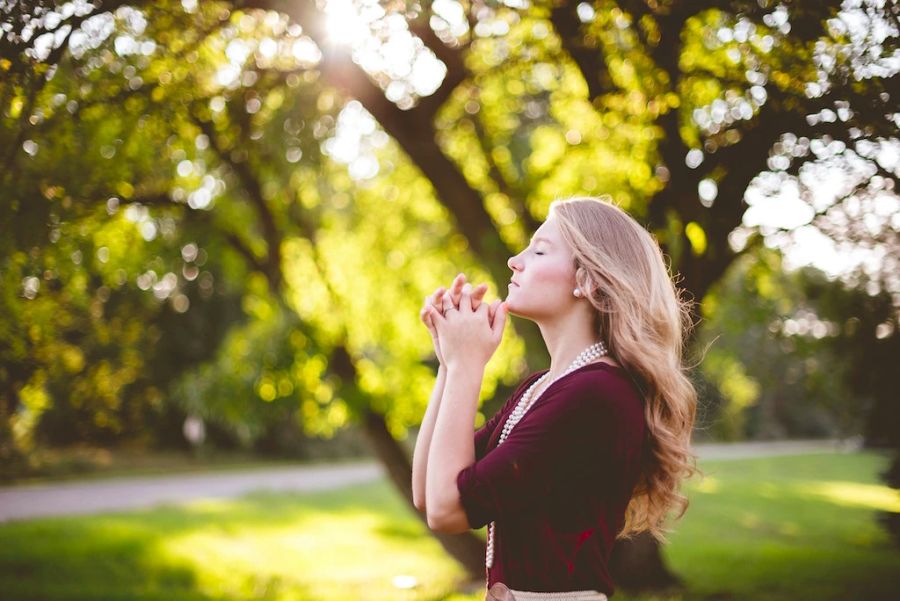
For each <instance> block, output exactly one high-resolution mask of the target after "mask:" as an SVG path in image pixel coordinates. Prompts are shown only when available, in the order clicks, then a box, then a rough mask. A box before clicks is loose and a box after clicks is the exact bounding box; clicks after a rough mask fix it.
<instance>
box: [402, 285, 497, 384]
mask: <svg viewBox="0 0 900 601" xmlns="http://www.w3.org/2000/svg"><path fill="white" fill-rule="evenodd" d="M486 292H487V284H479V285H478V286H476V287H475V288H473V287H472V285H471V284H469V283H468V282H466V276H465V275H464V274H459V275H457V276H456V278H454V279H453V283H452V284H451V285H450V288H449V289H447V288H444V287H443V286H442V287H440V288H438V289H437V290H436V291H435V292H434V294H431V295H430V296H427V297H425V304H424V306H423V307H422V310H421V311H420V312H419V317H420V319H421V320H422V323H424V324H425V326H426V327H427V328H428V331H429V332H430V333H431V338H432V341H433V342H434V352H435V355H436V356H437V359H438V361H439V362H440V363H441V365H443V366H445V367H447V368H448V369H449V368H450V367H461V368H463V369H483V368H484V366H485V365H487V362H488V361H489V360H490V358H491V356H492V355H493V354H494V351H496V350H497V347H498V346H499V345H500V340H501V339H502V338H503V328H504V326H505V325H506V303H504V302H503V301H501V300H500V299H497V300H495V301H494V302H492V303H490V304H487V303H484V302H483V299H484V295H485V293H486Z"/></svg>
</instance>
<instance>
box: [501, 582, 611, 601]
mask: <svg viewBox="0 0 900 601" xmlns="http://www.w3.org/2000/svg"><path fill="white" fill-rule="evenodd" d="M485 601H608V599H607V597H606V595H605V594H604V593H601V592H599V591H566V592H563V593H541V592H531V591H517V590H515V589H511V588H509V587H507V586H506V585H505V584H503V583H502V582H497V583H495V584H494V586H492V587H491V588H490V590H488V592H487V596H486V597H485Z"/></svg>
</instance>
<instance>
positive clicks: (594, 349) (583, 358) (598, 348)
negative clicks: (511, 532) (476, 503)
mask: <svg viewBox="0 0 900 601" xmlns="http://www.w3.org/2000/svg"><path fill="white" fill-rule="evenodd" d="M606 353H607V351H606V346H605V345H604V344H603V342H597V343H595V344H592V345H591V346H589V347H587V348H586V349H584V350H583V351H581V354H579V355H578V356H577V357H575V360H574V361H572V363H571V364H570V365H569V367H567V368H566V370H565V371H564V372H563V373H562V374H560V375H559V376H558V377H556V378H555V379H554V380H553V381H552V382H550V383H549V384H548V385H547V387H546V388H544V389H543V390H542V391H541V394H543V393H544V392H546V390H547V388H550V387H551V386H553V383H554V382H556V381H557V380H559V379H560V378H562V377H565V376H567V375H569V374H570V373H571V372H573V371H575V370H576V369H578V368H579V367H584V366H585V365H587V364H588V363H590V362H592V361H595V360H597V359H599V358H600V357H602V356H603V355H605V354H606ZM549 375H550V372H549V371H548V372H547V373H545V374H544V375H543V376H541V377H540V378H538V379H537V380H535V382H534V383H533V384H532V385H531V386H529V387H528V390H526V391H525V394H523V395H522V397H521V398H520V399H519V402H518V403H517V404H516V408H515V409H513V411H512V413H510V414H509V418H508V419H507V420H506V423H505V424H503V431H502V432H500V441H499V442H498V443H497V445H498V446H499V445H500V444H502V443H503V441H505V440H506V439H507V437H508V436H509V433H510V432H512V429H513V428H514V427H515V426H516V424H517V423H519V421H520V420H521V419H522V418H523V417H524V416H525V412H526V411H528V410H529V409H530V408H531V406H532V405H534V403H535V402H536V401H537V399H539V398H540V395H538V396H537V397H535V398H534V399H532V398H531V397H532V395H533V394H534V391H535V390H536V389H537V388H538V387H539V386H540V385H541V384H542V383H543V382H544V380H546V379H547V377H548V376H549ZM494 528H495V525H494V522H491V523H490V524H489V525H488V539H487V554H486V557H485V565H486V566H487V567H488V569H490V568H491V566H493V565H494Z"/></svg>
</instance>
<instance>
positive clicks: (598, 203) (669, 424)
mask: <svg viewBox="0 0 900 601" xmlns="http://www.w3.org/2000/svg"><path fill="white" fill-rule="evenodd" d="M550 213H551V215H555V216H556V218H557V220H558V224H559V228H560V230H561V232H562V236H563V238H564V239H565V240H566V242H567V243H568V245H569V247H570V248H571V250H572V252H573V254H574V255H575V268H576V270H575V281H576V283H577V285H578V288H579V289H581V290H582V291H583V292H584V294H585V297H586V298H587V299H588V300H589V301H590V302H591V304H592V305H593V306H594V307H595V308H596V309H597V312H596V321H595V326H596V329H597V335H598V336H599V337H600V339H601V340H603V341H604V342H605V343H606V345H607V348H608V349H609V353H610V355H611V356H612V357H615V358H616V360H617V361H618V362H619V363H620V364H621V365H622V367H623V368H625V370H626V371H627V372H628V374H629V375H630V376H631V378H632V379H633V380H634V382H635V384H636V386H637V387H638V389H639V390H640V391H641V393H642V395H643V399H644V415H645V417H646V422H647V429H646V438H645V440H644V449H643V456H642V460H641V474H640V477H639V479H638V482H637V485H636V486H635V488H634V490H633V492H632V497H631V500H630V502H629V503H628V507H627V508H626V510H625V520H624V525H623V527H622V529H621V530H620V532H619V533H617V536H616V538H630V537H631V536H633V535H635V534H638V533H640V532H643V531H649V532H650V534H651V535H652V536H653V537H654V538H655V539H656V540H658V541H660V542H667V539H666V536H665V533H667V532H670V530H668V529H666V528H665V527H664V522H665V519H666V516H667V514H668V512H669V510H670V509H671V508H672V507H675V506H680V511H679V512H678V515H677V516H676V517H675V519H680V518H681V516H683V515H684V512H685V511H687V507H688V504H689V501H688V499H687V497H686V496H684V495H682V494H681V493H680V492H679V489H680V485H681V481H682V480H683V479H685V478H689V477H690V476H692V475H694V474H695V473H698V472H699V473H702V472H700V470H699V468H697V465H696V456H694V455H693V454H692V452H691V444H690V442H691V432H692V429H693V425H694V418H695V414H696V408H697V392H696V390H695V388H694V386H693V384H692V383H691V381H690V379H689V378H688V376H687V371H688V369H687V368H685V367H684V365H683V363H682V354H683V352H684V343H685V338H686V336H687V334H688V332H689V331H690V329H691V328H692V327H693V323H692V320H691V316H690V308H691V302H692V301H686V300H684V299H683V298H682V296H681V292H680V290H679V289H678V288H676V286H675V283H674V281H673V279H672V277H671V276H670V274H669V269H668V268H667V267H666V264H665V261H664V258H663V254H662V251H661V249H660V247H659V244H657V242H656V240H655V239H654V238H653V236H652V235H651V234H650V232H648V231H647V230H646V229H644V228H643V227H641V225H640V224H639V223H638V222H637V221H635V220H634V218H632V217H631V216H630V215H628V213H626V212H625V211H623V210H622V209H620V208H619V207H617V206H615V205H613V204H612V203H611V202H610V201H608V200H606V199H603V198H593V197H576V198H570V199H566V200H557V201H554V202H553V203H552V204H551V205H550Z"/></svg>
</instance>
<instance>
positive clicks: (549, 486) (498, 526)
mask: <svg viewBox="0 0 900 601" xmlns="http://www.w3.org/2000/svg"><path fill="white" fill-rule="evenodd" d="M546 371H547V370H544V371H540V372H535V373H533V374H531V375H530V376H529V377H528V378H527V379H526V380H525V381H524V382H522V384H520V385H519V387H518V388H517V389H516V390H515V392H513V395H512V397H510V399H509V400H508V401H507V402H506V404H505V405H504V406H503V408H502V409H500V411H498V412H497V414H496V415H494V417H492V418H491V419H490V420H488V422H487V423H486V424H485V425H484V427H482V428H481V429H480V430H478V431H477V432H476V433H475V463H474V464H472V465H470V466H469V467H467V468H464V469H463V470H462V471H461V472H459V474H458V475H457V477H456V484H457V487H458V488H459V494H460V501H461V503H462V506H463V509H464V510H465V512H466V516H467V517H468V520H469V526H470V527H471V528H473V529H479V528H482V527H484V526H485V525H486V524H488V523H490V522H491V521H492V520H493V521H495V527H494V565H493V567H492V568H491V569H490V570H488V571H487V586H488V588H490V587H491V586H492V585H493V584H494V583H495V582H503V583H504V584H506V585H507V586H508V587H509V588H511V589H514V590H523V591H540V592H563V591H577V590H597V591H600V592H601V593H606V595H607V596H612V594H613V591H614V589H615V587H614V586H613V582H612V579H611V578H610V575H609V570H608V569H607V563H608V561H609V556H610V552H611V550H612V546H613V543H614V542H615V535H616V533H617V532H618V531H619V530H620V529H621V527H622V525H623V524H624V520H625V508H626V507H627V505H628V501H629V500H630V499H631V493H632V491H633V490H634V486H635V484H636V483H637V479H638V476H639V471H640V460H641V452H642V449H643V444H642V443H643V440H644V432H645V429H646V422H645V419H644V410H643V401H642V399H641V395H640V393H639V391H638V389H637V388H636V387H635V386H634V384H633V383H632V381H631V380H630V379H629V377H628V374H627V372H626V371H625V370H624V369H623V368H621V367H618V366H614V365H611V364H609V363H604V362H598V363H591V364H588V365H585V366H583V367H580V368H579V369H576V370H575V371H573V372H571V373H570V374H568V375H566V376H565V377H563V378H561V379H559V380H557V381H556V382H554V383H553V384H552V385H551V386H550V387H549V388H547V389H546V390H545V391H544V393H543V394H542V395H541V397H540V398H539V399H538V400H537V402H536V403H534V404H533V405H532V406H531V408H530V409H529V410H528V412H527V413H526V414H525V417H523V418H522V420H521V421H519V423H518V424H516V426H515V427H514V428H513V429H512V432H511V433H510V435H509V437H507V439H506V440H505V441H504V442H503V444H500V445H499V446H498V443H499V440H500V433H501V432H502V430H503V424H504V423H506V419H507V417H508V416H509V414H510V413H512V410H513V408H514V407H515V405H516V403H518V401H519V398H520V397H521V396H522V394H524V392H525V390H527V388H528V386H530V385H531V383H532V382H534V381H535V380H536V379H537V378H538V377H540V376H541V375H543V374H544V373H546Z"/></svg>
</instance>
